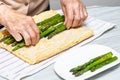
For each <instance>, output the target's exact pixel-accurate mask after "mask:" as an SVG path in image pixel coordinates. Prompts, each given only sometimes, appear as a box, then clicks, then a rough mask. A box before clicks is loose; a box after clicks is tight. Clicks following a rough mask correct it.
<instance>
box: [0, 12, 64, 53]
mask: <svg viewBox="0 0 120 80" xmlns="http://www.w3.org/2000/svg"><path fill="white" fill-rule="evenodd" d="M63 22H64V16H62V15H60V14H56V15H54V16H52V17H50V18H48V19H46V20H44V21H41V22H39V23H37V26H38V28H39V31H40V38H43V37H48V39H50V38H52V37H53V36H54V35H56V34H58V33H60V32H62V31H64V30H66V26H65V25H64V23H63ZM0 42H4V43H5V44H8V45H12V46H13V49H12V51H15V50H18V49H20V48H22V47H24V46H25V41H24V40H21V41H19V42H17V41H16V40H15V39H14V38H13V37H12V35H8V36H6V37H4V38H2V39H1V40H0Z"/></svg>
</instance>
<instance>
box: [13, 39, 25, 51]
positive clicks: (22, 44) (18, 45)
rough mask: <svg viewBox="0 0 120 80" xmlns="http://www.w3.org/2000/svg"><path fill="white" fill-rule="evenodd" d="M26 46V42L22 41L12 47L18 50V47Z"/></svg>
mask: <svg viewBox="0 0 120 80" xmlns="http://www.w3.org/2000/svg"><path fill="white" fill-rule="evenodd" d="M24 46H25V42H24V41H21V42H19V43H18V44H17V45H16V46H15V47H14V48H13V49H12V51H16V50H18V49H20V48H22V47H24Z"/></svg>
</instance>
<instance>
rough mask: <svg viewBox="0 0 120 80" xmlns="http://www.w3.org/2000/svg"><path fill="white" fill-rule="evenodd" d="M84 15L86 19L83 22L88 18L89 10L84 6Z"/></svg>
mask: <svg viewBox="0 0 120 80" xmlns="http://www.w3.org/2000/svg"><path fill="white" fill-rule="evenodd" d="M83 13H84V14H83V15H84V19H83V21H84V20H85V19H86V18H87V17H88V13H87V10H86V7H85V6H84V7H83Z"/></svg>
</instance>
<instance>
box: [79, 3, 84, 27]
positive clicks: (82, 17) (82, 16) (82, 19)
mask: <svg viewBox="0 0 120 80" xmlns="http://www.w3.org/2000/svg"><path fill="white" fill-rule="evenodd" d="M83 21H84V12H83V8H82V5H80V23H79V25H81V24H82V22H83Z"/></svg>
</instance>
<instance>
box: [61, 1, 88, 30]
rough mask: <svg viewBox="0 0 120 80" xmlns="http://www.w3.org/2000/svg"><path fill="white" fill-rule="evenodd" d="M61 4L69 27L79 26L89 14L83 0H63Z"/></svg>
mask: <svg viewBox="0 0 120 80" xmlns="http://www.w3.org/2000/svg"><path fill="white" fill-rule="evenodd" d="M61 5H62V10H63V12H64V15H65V25H66V27H67V29H69V28H71V27H79V26H80V25H81V24H82V22H83V21H84V20H85V19H86V18H87V16H88V14H87V11H86V7H85V5H84V4H83V3H82V2H81V0H61Z"/></svg>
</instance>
